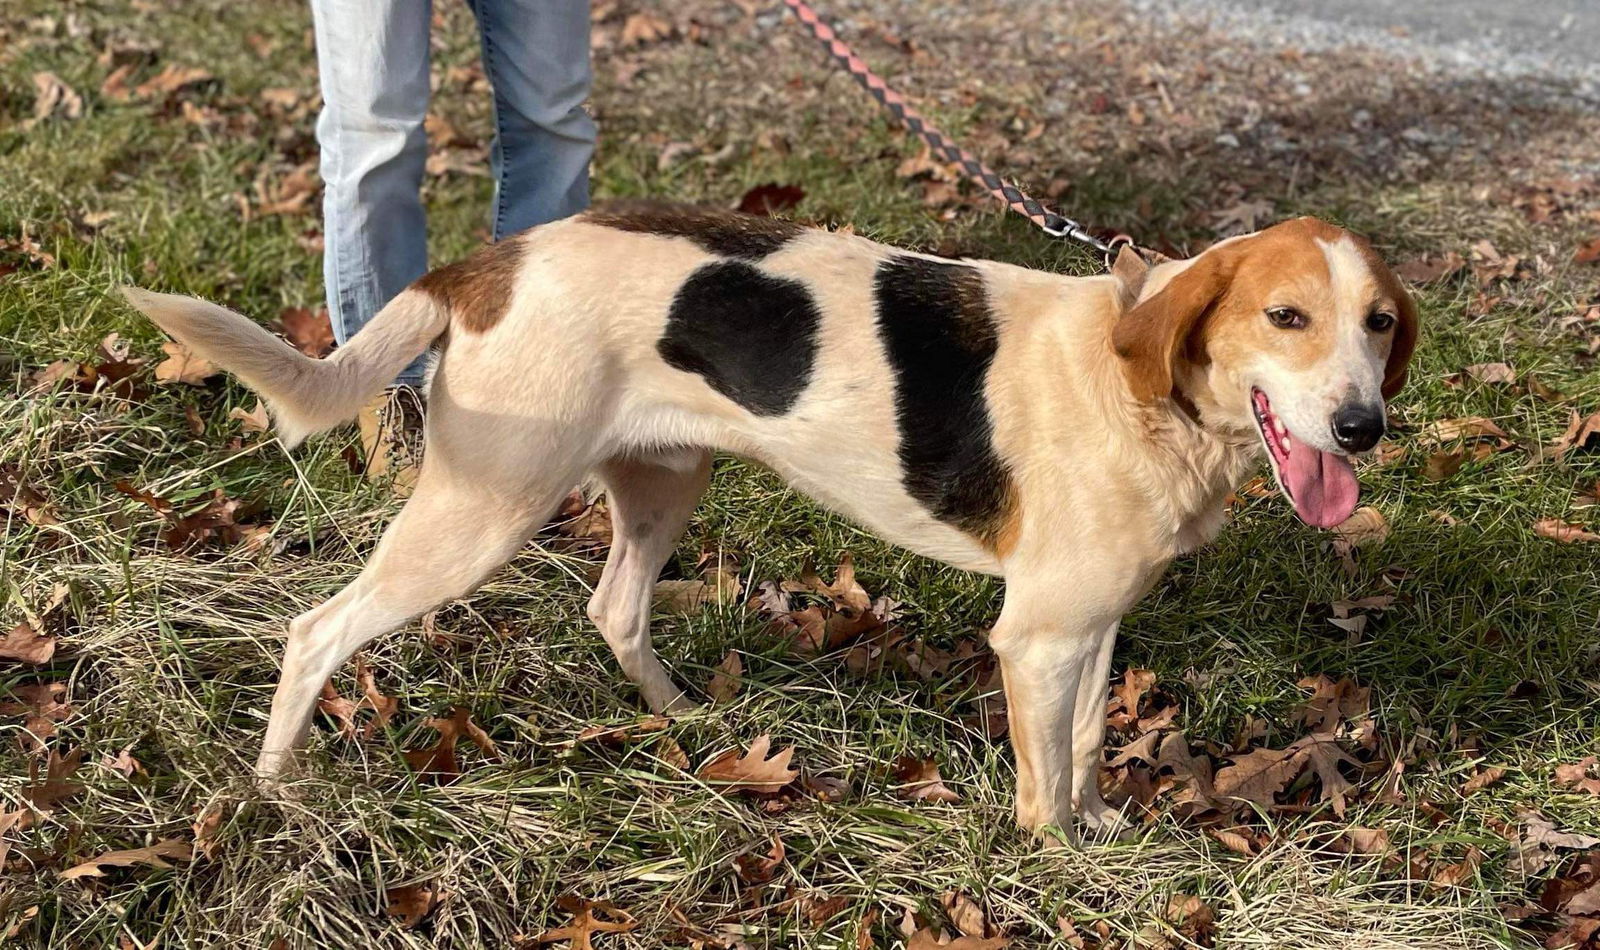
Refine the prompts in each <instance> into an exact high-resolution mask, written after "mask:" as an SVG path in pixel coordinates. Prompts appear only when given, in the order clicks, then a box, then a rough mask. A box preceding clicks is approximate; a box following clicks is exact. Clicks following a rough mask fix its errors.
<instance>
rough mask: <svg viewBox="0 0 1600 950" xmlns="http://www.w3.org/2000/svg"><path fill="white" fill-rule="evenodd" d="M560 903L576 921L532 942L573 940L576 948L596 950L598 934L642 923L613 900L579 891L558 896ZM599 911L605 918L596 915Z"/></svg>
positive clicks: (560, 906)
mask: <svg viewBox="0 0 1600 950" xmlns="http://www.w3.org/2000/svg"><path fill="white" fill-rule="evenodd" d="M556 906H557V907H559V908H561V909H562V910H564V911H566V912H567V913H569V914H571V915H572V921H571V922H570V923H568V924H566V925H565V926H562V927H556V928H553V929H551V930H546V931H545V932H543V933H541V934H539V935H537V936H535V937H533V938H532V942H533V943H536V944H540V943H560V942H561V941H564V940H567V941H571V942H572V950H594V935H595V934H597V933H627V932H628V931H630V930H632V929H633V928H635V927H637V926H638V925H639V922H638V921H637V920H635V919H634V917H633V915H632V914H630V913H628V912H627V911H624V910H622V909H621V908H619V907H617V905H615V904H613V903H611V902H610V901H587V900H584V899H583V898H581V897H579V896H577V895H576V894H563V895H562V896H560V897H558V898H556ZM596 912H598V913H599V914H603V915H604V918H602V917H599V916H596Z"/></svg>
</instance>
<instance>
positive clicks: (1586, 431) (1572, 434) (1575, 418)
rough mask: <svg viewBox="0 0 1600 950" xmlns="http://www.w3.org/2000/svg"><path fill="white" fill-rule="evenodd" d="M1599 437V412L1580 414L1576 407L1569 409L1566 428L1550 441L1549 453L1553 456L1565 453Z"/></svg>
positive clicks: (1586, 444)
mask: <svg viewBox="0 0 1600 950" xmlns="http://www.w3.org/2000/svg"><path fill="white" fill-rule="evenodd" d="M1596 439H1600V412H1595V413H1591V414H1589V415H1587V416H1581V415H1579V414H1578V411H1577V410H1576V409H1574V410H1571V421H1570V422H1569V423H1568V424H1567V428H1566V430H1565V431H1563V432H1562V433H1561V434H1560V435H1558V436H1556V438H1555V441H1554V442H1551V443H1550V453H1551V455H1553V456H1554V457H1555V458H1560V457H1562V456H1563V455H1566V454H1567V453H1568V452H1570V451H1572V450H1573V449H1583V448H1586V447H1588V445H1589V443H1590V442H1591V441H1594V440H1596Z"/></svg>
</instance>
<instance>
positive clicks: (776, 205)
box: [739, 181, 806, 218]
mask: <svg viewBox="0 0 1600 950" xmlns="http://www.w3.org/2000/svg"><path fill="white" fill-rule="evenodd" d="M805 196H806V193H805V189H803V188H801V187H799V186H798V185H780V184H778V183H777V182H772V181H769V182H767V183H766V184H763V185H757V186H755V187H754V188H752V189H750V190H749V191H747V192H745V193H744V196H743V197H742V198H740V199H739V210H740V211H742V212H744V213H745V214H753V215H757V216H759V217H763V218H770V217H772V216H773V215H775V214H779V213H782V212H784V211H789V210H791V209H793V208H794V207H795V206H796V205H798V204H799V203H800V202H801V201H802V200H803V199H804V198H805Z"/></svg>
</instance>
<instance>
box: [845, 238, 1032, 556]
mask: <svg viewBox="0 0 1600 950" xmlns="http://www.w3.org/2000/svg"><path fill="white" fill-rule="evenodd" d="M874 282H875V284H876V287H875V290H876V294H877V302H878V333H879V335H880V336H881V337H882V338H883V342H884V346H885V348H886V349H887V350H888V353H889V362H890V365H891V366H892V367H893V368H894V373H895V410H896V415H897V417H898V420H899V423H900V466H901V469H902V471H903V474H902V479H903V482H904V484H905V487H906V491H907V492H909V493H910V494H911V497H913V498H915V499H917V501H919V502H921V503H922V504H923V505H925V506H926V507H927V508H928V510H929V511H931V512H933V514H934V516H935V517H937V518H939V519H940V520H942V521H945V522H948V523H950V524H953V525H955V526H956V527H958V528H960V529H961V530H963V531H965V532H967V533H969V534H972V535H975V536H977V537H980V538H983V539H984V540H985V541H992V540H994V537H995V535H996V533H997V532H998V531H999V530H1000V528H1001V526H1002V524H1003V522H1004V519H1005V515H1006V506H1007V502H1008V499H1009V498H1010V495H1011V476H1010V472H1009V471H1008V470H1007V469H1006V466H1005V464H1004V463H1003V462H1001V461H1000V458H999V456H997V455H996V454H995V449H994V440H993V426H992V425H991V423H990V419H989V406H988V402H987V400H986V399H985V396H984V381H985V379H986V378H987V376H988V373H989V364H990V363H991V362H993V360H994V354H995V350H996V349H997V348H998V347H999V337H998V334H997V333H996V331H995V323H994V315H993V313H991V312H990V309H989V297H988V292H987V290H986V289H985V287H984V284H983V276H982V275H981V274H979V273H978V271H977V270H976V269H974V268H972V267H970V266H968V265H965V264H957V263H954V262H946V261H934V260H926V259H923V258H917V257H895V258H891V259H889V260H887V261H884V262H883V263H882V264H879V265H878V269H877V273H876V275H875V278H874Z"/></svg>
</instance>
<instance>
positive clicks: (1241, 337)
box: [1114, 218, 1417, 528]
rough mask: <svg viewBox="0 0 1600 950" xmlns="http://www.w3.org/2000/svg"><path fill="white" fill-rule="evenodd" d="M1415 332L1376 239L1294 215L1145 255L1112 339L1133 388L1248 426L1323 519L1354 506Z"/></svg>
mask: <svg viewBox="0 0 1600 950" xmlns="http://www.w3.org/2000/svg"><path fill="white" fill-rule="evenodd" d="M1416 339H1417V311H1416V305H1415V304H1413V303H1412V301H1411V297H1410V296H1409V295H1408V294H1407V293H1406V291H1405V288H1404V287H1403V286H1402V285H1401V283H1400V281H1399V280H1398V279H1397V278H1396V277H1395V276H1394V273H1393V272H1391V271H1390V270H1389V268H1388V267H1386V266H1385V265H1384V263H1383V261H1382V260H1380V259H1379V258H1378V256H1377V254H1376V253H1374V252H1373V250H1372V247H1371V245H1369V244H1368V243H1367V242H1366V241H1365V240H1364V239H1362V238H1360V237H1358V236H1357V235H1354V234H1351V233H1350V232H1348V231H1345V230H1343V229H1341V228H1337V227H1334V226H1333V225H1330V224H1326V223H1324V222H1322V221H1317V220H1315V219H1313V218H1299V219H1297V220H1294V221H1287V222H1284V223H1283V224H1279V225H1276V226H1274V227H1270V228H1267V229H1266V230H1264V231H1258V232H1256V233H1254V234H1249V235H1245V236H1244V237H1238V238H1232V239H1230V240H1227V241H1223V242H1221V243H1219V244H1217V245H1216V246H1214V247H1212V248H1211V249H1209V250H1207V251H1206V252H1205V253H1203V254H1201V255H1199V256H1198V257H1195V258H1192V259H1190V260H1187V261H1175V262H1172V263H1168V264H1161V265H1158V266H1156V267H1154V268H1151V269H1150V271H1149V273H1148V275H1146V278H1145V282H1144V285H1143V287H1142V288H1141V290H1140V291H1139V294H1138V296H1137V299H1136V300H1135V302H1134V303H1133V304H1132V306H1131V307H1130V309H1129V310H1128V312H1126V313H1125V314H1123V316H1122V318H1121V319H1120V321H1119V322H1118V324H1117V327H1116V331H1115V338H1114V343H1115V346H1116V350H1117V353H1118V355H1120V356H1121V357H1122V358H1123V360H1124V362H1125V369H1126V372H1127V378H1128V383H1129V386H1130V388H1131V390H1132V391H1133V394H1134V395H1135V397H1136V398H1138V399H1140V400H1145V401H1154V400H1163V399H1173V398H1176V399H1180V400H1182V399H1187V400H1188V401H1189V402H1191V403H1192V404H1193V405H1194V407H1195V408H1196V409H1197V410H1198V412H1199V415H1200V419H1201V421H1202V423H1203V424H1204V425H1206V426H1207V427H1210V428H1215V429H1219V430H1229V431H1233V432H1239V433H1248V432H1250V431H1252V430H1253V431H1254V432H1256V433H1257V434H1258V435H1259V436H1260V439H1261V443H1262V445H1263V447H1264V448H1265V449H1266V452H1267V456H1268V458H1270V459H1271V462H1272V472H1273V474H1274V475H1275V476H1276V477H1277V480H1278V485H1279V487H1280V488H1281V489H1282V490H1283V493H1284V494H1285V495H1286V496H1288V498H1289V501H1290V502H1291V503H1292V504H1293V505H1294V510H1295V512H1296V513H1297V514H1299V516H1300V517H1301V518H1302V519H1303V520H1305V521H1306V522H1307V523H1308V524H1313V525H1316V526H1318V527H1324V528H1327V527H1332V526H1334V525H1336V524H1339V523H1340V522H1342V521H1344V520H1345V519H1346V518H1347V517H1349V516H1350V513H1351V512H1352V511H1354V510H1355V506H1356V499H1357V495H1358V492H1359V489H1358V488H1357V485H1356V478H1355V473H1354V471H1353V470H1352V469H1351V467H1350V460H1349V456H1350V455H1352V454H1355V453H1360V452H1365V451H1367V450H1369V449H1371V448H1372V447H1373V446H1375V445H1377V444H1378V440H1379V439H1380V438H1381V437H1382V436H1383V432H1384V424H1385V419H1386V413H1385V401H1386V400H1388V399H1389V398H1391V397H1392V396H1394V394H1395V393H1397V392H1399V391H1400V388H1401V387H1402V386H1404V385H1405V381H1406V365H1407V363H1408V362H1409V361H1410V359H1411V351H1412V348H1413V347H1414V346H1415V345H1416Z"/></svg>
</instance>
